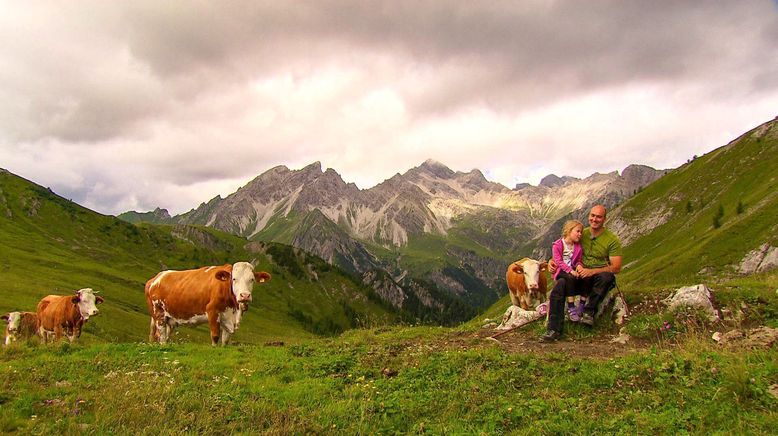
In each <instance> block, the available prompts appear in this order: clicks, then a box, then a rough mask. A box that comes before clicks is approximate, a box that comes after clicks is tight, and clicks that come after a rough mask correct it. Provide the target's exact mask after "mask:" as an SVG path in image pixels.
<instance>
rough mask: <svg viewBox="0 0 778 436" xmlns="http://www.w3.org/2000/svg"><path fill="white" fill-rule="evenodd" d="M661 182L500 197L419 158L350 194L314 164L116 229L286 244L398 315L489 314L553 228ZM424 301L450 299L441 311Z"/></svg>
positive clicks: (633, 169)
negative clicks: (185, 228) (511, 266)
mask: <svg viewBox="0 0 778 436" xmlns="http://www.w3.org/2000/svg"><path fill="white" fill-rule="evenodd" d="M664 173H665V171H663V170H655V169H653V168H650V167H647V166H643V165H630V166H628V167H627V168H625V169H624V170H623V171H622V174H621V175H620V174H619V173H618V172H615V171H614V172H611V173H607V174H600V173H595V174H593V175H592V176H590V177H587V178H585V179H576V178H573V177H557V176H554V175H549V176H548V177H546V178H544V179H543V182H542V183H541V185H539V186H521V187H518V188H517V189H509V188H507V187H505V186H503V185H501V184H499V183H495V182H490V181H489V180H487V179H486V178H485V177H484V175H483V173H482V172H481V171H480V170H477V169H474V170H472V171H470V172H460V171H453V170H451V169H450V168H448V167H446V166H445V165H443V164H442V163H440V162H437V161H434V160H432V159H428V160H426V161H425V162H423V163H422V164H421V165H419V166H417V167H414V168H411V169H409V170H408V171H406V172H405V173H403V174H400V173H397V174H395V175H394V176H392V177H391V178H389V179H387V180H385V181H384V182H382V183H380V184H378V185H376V186H374V187H372V188H369V189H365V190H361V189H359V188H358V187H357V186H356V185H355V184H353V183H346V182H345V181H344V180H343V179H342V178H341V176H340V175H339V174H338V173H337V172H336V171H335V170H333V169H331V168H328V169H326V170H322V167H321V163H320V162H314V163H312V164H310V165H308V166H306V167H304V168H302V169H300V170H290V169H288V168H287V167H285V166H277V167H274V168H271V169H270V170H268V171H266V172H264V173H262V174H260V175H259V176H257V177H256V178H254V179H253V180H251V181H250V182H249V183H247V184H246V185H245V186H243V187H242V188H240V189H238V190H237V191H236V192H234V193H233V194H230V195H228V196H227V197H225V198H221V197H215V198H213V199H211V200H210V201H208V202H207V203H202V204H201V205H200V206H199V207H197V208H196V209H192V210H191V211H189V212H187V213H184V214H181V215H177V216H174V217H170V218H165V214H166V211H164V210H160V209H157V210H156V211H154V212H153V213H152V212H149V213H147V214H139V213H137V212H134V213H129V215H127V214H122V215H120V218H123V219H125V218H130V219H140V220H141V221H143V220H144V218H146V217H150V218H151V219H154V220H157V221H149V222H157V223H169V224H195V225H205V226H210V227H214V228H216V229H219V230H222V231H226V232H229V233H233V234H236V235H240V236H244V237H247V238H250V239H255V240H268V241H275V242H281V243H285V244H290V245H293V246H296V247H299V248H302V249H304V250H306V251H309V252H310V253H312V254H315V255H317V256H319V257H321V258H323V259H325V260H327V261H328V262H330V263H331V264H334V265H338V266H339V267H341V268H344V269H345V270H347V271H351V272H352V273H353V274H355V275H358V276H360V277H361V278H362V280H363V281H364V282H365V283H366V284H368V285H369V286H373V287H374V289H376V292H377V293H378V294H379V295H381V297H382V298H384V300H385V301H387V302H390V303H391V304H393V305H395V306H397V307H399V306H402V305H404V304H409V302H411V301H415V302H417V303H418V304H421V305H422V306H425V307H427V309H430V308H432V307H439V306H440V305H441V304H443V306H444V307H443V308H442V310H446V307H450V305H452V304H454V305H456V304H457V303H455V302H456V300H462V301H463V302H464V303H465V305H467V306H477V307H480V306H483V305H488V304H490V303H491V302H493V301H494V300H496V299H497V298H498V297H499V296H500V295H502V294H503V293H504V292H505V291H504V289H503V288H504V284H503V283H502V281H503V279H502V276H503V275H504V268H505V267H506V265H507V264H508V263H510V261H511V260H514V259H515V258H519V257H523V256H526V255H530V254H532V253H533V248H532V247H533V245H534V244H535V243H536V242H537V241H543V240H544V236H545V235H547V234H550V233H549V232H551V233H556V232H557V230H556V229H555V228H554V226H555V225H557V223H556V221H557V220H559V219H560V218H562V217H564V216H567V215H570V214H573V213H575V212H576V211H580V210H581V209H582V208H586V207H588V206H589V205H591V204H593V203H595V202H606V203H610V204H615V203H618V202H620V201H622V200H623V199H625V198H627V197H629V196H631V195H632V194H633V193H635V192H636V191H637V190H638V189H640V188H642V187H644V186H645V185H647V184H649V183H651V182H652V181H654V180H656V179H657V178H659V177H660V176H661V175H663V174H664ZM149 214H151V215H149ZM548 245H550V244H548ZM535 254H539V253H535ZM375 271H386V272H387V273H388V275H389V276H388V277H389V278H390V279H391V280H387V277H386V276H383V275H381V274H378V275H376V274H374V272H375ZM378 277H380V283H379V282H376V281H375V280H376V279H377V278H378ZM371 280H372V281H371ZM431 288H435V289H431ZM414 289H415V290H416V291H413V290H414ZM414 292H416V294H414ZM422 294H423V295H422ZM433 294H435V295H437V296H438V297H436V298H437V299H439V298H442V296H445V295H449V296H451V297H452V298H453V299H454V300H451V301H448V302H446V303H443V302H441V301H438V300H436V298H433V297H431V295H433Z"/></svg>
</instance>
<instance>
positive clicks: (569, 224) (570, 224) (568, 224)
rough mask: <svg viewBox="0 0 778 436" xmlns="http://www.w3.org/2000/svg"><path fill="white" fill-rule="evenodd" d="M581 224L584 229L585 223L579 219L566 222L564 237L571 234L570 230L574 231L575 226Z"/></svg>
mask: <svg viewBox="0 0 778 436" xmlns="http://www.w3.org/2000/svg"><path fill="white" fill-rule="evenodd" d="M578 226H581V230H583V223H582V222H580V221H578V220H569V221H567V222H566V223H565V225H564V226H562V238H566V237H567V235H569V234H570V232H572V231H573V229H574V228H576V227H578Z"/></svg>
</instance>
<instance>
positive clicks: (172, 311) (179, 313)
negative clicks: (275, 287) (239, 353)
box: [145, 262, 270, 345]
mask: <svg viewBox="0 0 778 436" xmlns="http://www.w3.org/2000/svg"><path fill="white" fill-rule="evenodd" d="M268 280H270V274H268V273H266V272H264V271H262V272H255V271H254V266H253V265H251V264H250V263H248V262H237V263H235V264H234V265H223V266H209V267H202V268H199V269H193V270H187V271H162V272H160V273H159V274H157V275H156V276H154V277H153V278H152V279H151V280H149V281H148V282H146V291H145V292H146V304H147V305H148V309H149V315H151V323H150V331H149V341H151V342H160V343H162V344H164V343H166V342H167V341H168V339H169V338H170V334H171V333H172V332H173V329H174V328H175V327H176V326H178V325H181V324H193V325H196V324H202V323H205V322H207V323H208V327H209V328H210V330H211V344H212V345H216V344H221V345H227V343H228V342H229V340H230V335H232V334H233V333H235V331H236V330H237V329H238V326H239V325H240V321H241V318H242V317H243V312H245V311H246V310H248V303H249V302H251V291H252V290H253V287H254V282H255V281H256V282H260V283H262V282H266V281H268Z"/></svg>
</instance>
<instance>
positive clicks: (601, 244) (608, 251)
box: [581, 227, 621, 268]
mask: <svg viewBox="0 0 778 436" xmlns="http://www.w3.org/2000/svg"><path fill="white" fill-rule="evenodd" d="M581 248H583V260H582V262H583V265H584V267H586V268H601V267H604V266H607V265H608V260H609V258H611V257H616V256H621V241H619V237H618V236H616V235H615V234H614V233H613V232H611V231H610V230H608V229H605V230H604V231H603V232H602V233H601V234H600V236H598V237H596V238H594V239H592V229H591V227H587V228H585V229H584V231H583V235H581Z"/></svg>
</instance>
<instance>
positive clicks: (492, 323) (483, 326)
mask: <svg viewBox="0 0 778 436" xmlns="http://www.w3.org/2000/svg"><path fill="white" fill-rule="evenodd" d="M496 327H497V323H496V322H490V323H488V324H484V325H482V326H481V328H482V329H493V328H496Z"/></svg>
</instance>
